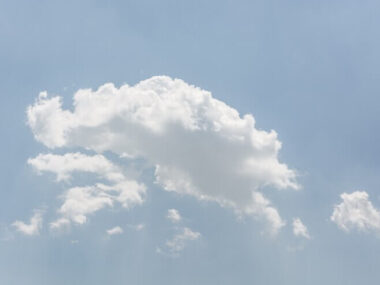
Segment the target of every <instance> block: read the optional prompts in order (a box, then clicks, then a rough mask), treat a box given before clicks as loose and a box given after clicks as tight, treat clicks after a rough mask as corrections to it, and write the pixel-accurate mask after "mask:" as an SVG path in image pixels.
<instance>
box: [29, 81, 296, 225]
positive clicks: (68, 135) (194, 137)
mask: <svg viewBox="0 0 380 285" xmlns="http://www.w3.org/2000/svg"><path fill="white" fill-rule="evenodd" d="M27 115H28V124H29V126H30V128H31V129H32V131H33V134H34V136H35V138H36V140H38V141H39V142H41V143H43V144H44V145H46V146H47V147H48V148H51V149H54V148H59V147H66V148H71V147H75V148H78V147H80V148H84V149H87V150H92V151H95V152H97V153H103V154H104V152H106V151H110V152H113V153H115V154H118V155H119V156H121V157H125V158H126V159H130V160H132V159H136V158H140V159H141V158H142V159H144V160H145V161H146V162H147V163H148V165H151V166H152V167H154V168H155V180H156V181H157V183H159V184H160V185H161V186H162V188H164V189H165V190H167V191H174V192H177V193H180V194H188V195H191V196H194V197H196V198H198V199H201V200H210V201H215V202H217V203H219V204H220V205H222V206H226V207H231V208H233V209H234V210H236V211H237V212H238V213H239V214H251V215H253V216H255V217H262V218H263V219H264V220H266V221H267V222H268V224H269V226H270V230H271V231H272V232H277V231H278V230H279V229H280V228H281V227H282V226H283V225H284V221H283V220H282V218H281V217H280V215H279V213H278V211H277V210H276V209H275V208H274V207H273V206H272V204H271V202H270V201H269V200H268V199H267V198H265V197H264V195H263V193H262V191H261V192H259V190H262V189H264V188H266V187H272V188H277V189H285V188H292V189H298V188H299V185H298V184H297V182H296V173H295V171H294V170H291V169H289V167H288V166H287V165H286V164H284V163H281V162H280V161H279V160H278V153H279V150H280V148H281V142H280V141H279V140H278V138H277V133H276V132H275V131H273V130H272V131H264V130H260V129H257V128H256V126H255V119H254V117H253V116H252V115H249V114H248V115H244V116H242V117H241V116H240V115H239V113H238V112H237V110H235V109H234V108H232V107H230V106H228V105H227V104H225V103H224V102H222V101H219V100H217V99H215V98H213V97H212V95H211V93H210V92H208V91H205V90H202V89H200V88H197V87H195V86H191V85H189V84H187V83H185V82H184V81H182V80H179V79H171V78H169V77H166V76H156V77H152V78H150V79H147V80H145V81H142V82H140V83H138V84H136V85H135V86H129V85H123V86H121V87H120V88H116V87H115V86H114V85H113V84H111V83H108V84H105V85H103V86H101V87H99V88H98V90H96V91H93V90H91V89H82V90H79V91H77V92H76V93H75V95H74V98H73V108H72V109H71V110H64V109H63V108H62V101H61V98H60V97H53V98H49V97H48V95H47V94H46V93H41V94H40V96H39V97H38V99H37V100H36V102H35V103H34V104H33V105H32V106H29V108H28V110H27ZM63 175H64V174H63Z"/></svg>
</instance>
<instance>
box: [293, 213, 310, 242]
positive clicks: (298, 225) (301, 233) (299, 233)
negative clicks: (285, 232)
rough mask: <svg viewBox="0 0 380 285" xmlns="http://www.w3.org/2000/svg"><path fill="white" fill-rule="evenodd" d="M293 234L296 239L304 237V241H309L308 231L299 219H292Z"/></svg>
mask: <svg viewBox="0 0 380 285" xmlns="http://www.w3.org/2000/svg"><path fill="white" fill-rule="evenodd" d="M293 234H294V235H295V236H296V237H304V238H306V239H310V234H309V231H308V230H307V227H306V226H305V225H304V224H303V223H302V221H301V219H300V218H294V219H293Z"/></svg>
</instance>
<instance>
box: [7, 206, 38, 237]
mask: <svg viewBox="0 0 380 285" xmlns="http://www.w3.org/2000/svg"><path fill="white" fill-rule="evenodd" d="M12 226H13V227H15V228H16V230H17V231H18V232H20V233H22V234H24V235H28V236H35V235H39V234H40V229H41V228H42V211H39V210H36V211H35V213H34V215H33V216H32V217H31V218H30V222H29V224H26V223H24V222H22V221H15V222H14V223H13V224H12Z"/></svg>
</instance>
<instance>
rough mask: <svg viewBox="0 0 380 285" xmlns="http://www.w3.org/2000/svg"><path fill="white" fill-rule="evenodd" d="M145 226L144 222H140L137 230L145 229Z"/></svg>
mask: <svg viewBox="0 0 380 285" xmlns="http://www.w3.org/2000/svg"><path fill="white" fill-rule="evenodd" d="M144 228H145V225H144V224H138V225H136V226H135V230H136V231H138V232H139V231H141V230H143V229H144Z"/></svg>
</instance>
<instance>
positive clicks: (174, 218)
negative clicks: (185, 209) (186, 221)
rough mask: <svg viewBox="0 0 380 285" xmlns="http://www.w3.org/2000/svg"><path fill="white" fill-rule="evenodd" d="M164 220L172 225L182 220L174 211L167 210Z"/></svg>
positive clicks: (176, 211)
mask: <svg viewBox="0 0 380 285" xmlns="http://www.w3.org/2000/svg"><path fill="white" fill-rule="evenodd" d="M166 218H168V219H169V220H170V221H171V222H172V223H178V222H180V221H181V220H182V217H181V215H180V214H179V212H178V210H176V209H169V210H168V214H167V216H166Z"/></svg>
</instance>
